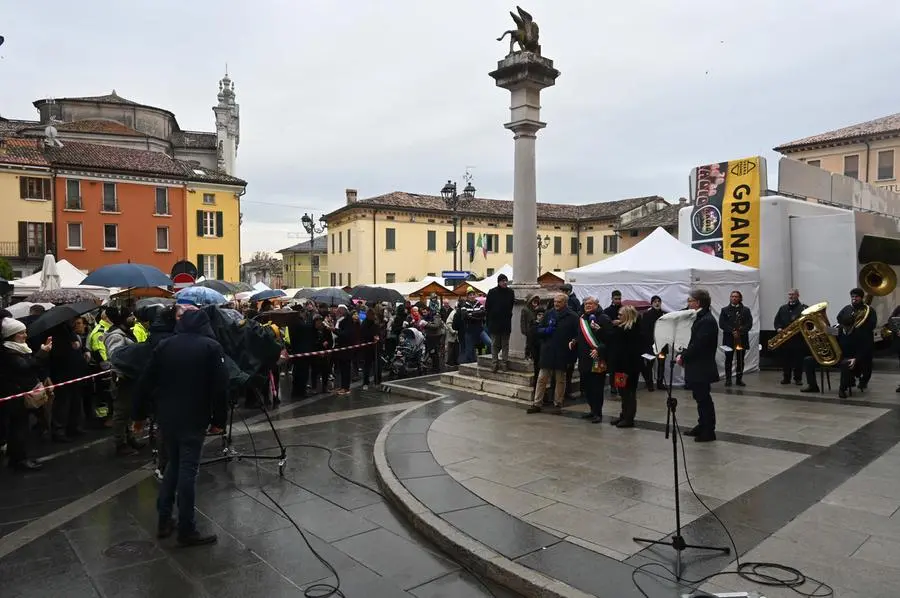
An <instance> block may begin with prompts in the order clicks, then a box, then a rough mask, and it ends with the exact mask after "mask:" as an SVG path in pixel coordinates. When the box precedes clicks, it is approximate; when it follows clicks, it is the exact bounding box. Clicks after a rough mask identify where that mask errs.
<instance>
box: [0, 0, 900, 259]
mask: <svg viewBox="0 0 900 598" xmlns="http://www.w3.org/2000/svg"><path fill="white" fill-rule="evenodd" d="M376 5H378V6H376ZM523 8H525V9H526V10H528V11H529V12H531V13H532V15H534V17H535V20H536V21H537V22H538V24H539V25H540V31H541V44H542V46H543V52H544V55H545V56H547V57H549V58H552V59H553V60H554V61H555V64H556V67H557V68H558V69H560V70H561V71H562V75H561V77H560V78H559V79H558V81H557V85H556V87H553V88H550V89H548V90H546V91H545V92H544V94H543V98H542V105H543V110H542V118H543V120H544V121H546V122H547V123H548V126H547V128H546V129H544V130H543V131H541V133H540V134H539V140H538V199H539V201H542V202H555V203H588V202H594V201H607V200H613V199H620V198H624V197H634V196H642V195H653V194H658V195H661V196H663V197H665V198H666V199H668V200H670V201H675V200H677V199H678V197H679V196H683V195H686V194H687V177H688V173H689V171H690V169H691V168H692V167H693V166H695V165H698V164H704V163H708V162H713V161H719V160H727V159H733V158H740V157H744V156H750V155H756V154H762V155H764V156H766V157H767V158H768V160H769V171H770V175H769V185H770V187H775V185H776V184H777V179H776V172H777V168H776V166H777V157H776V155H775V154H774V153H772V152H771V148H772V147H774V146H775V145H777V144H779V143H781V142H785V141H789V140H792V139H795V138H799V137H804V136H807V135H811V134H814V133H818V132H822V131H825V130H829V129H834V128H837V127H839V126H843V125H846V124H852V123H855V122H860V121H864V120H869V119H871V118H876V117H879V116H884V115H887V114H892V113H895V112H898V111H900V108H898V106H900V84H898V83H897V73H900V52H898V51H897V46H896V35H897V31H898V30H900V3H898V2H894V1H892V0H856V1H855V2H837V1H831V0H828V1H826V2H822V1H821V0H791V1H789V2H785V1H784V0H754V1H753V2H721V1H715V2H713V1H707V0H684V1H682V2H672V1H671V0H641V1H637V0H636V1H634V2H627V3H626V2H617V3H611V2H598V1H596V0H595V1H587V0H565V1H560V0H554V1H550V0H529V1H528V3H527V4H526V5H524V6H523ZM510 9H514V4H513V3H512V2H505V1H504V2H501V1H500V0H455V1H454V2H436V1H422V0H418V1H415V0H382V1H380V2H372V1H363V0H343V1H334V0H302V1H296V0H294V1H290V0H283V1H275V0H255V1H253V2H247V1H239V0H216V1H212V0H202V1H201V0H190V1H185V0H179V1H177V2H176V1H172V0H155V1H153V2H150V1H145V2H120V1H105V0H104V1H100V0H86V1H84V2H77V3H72V2H63V1H62V0H48V1H46V2H24V1H21V2H19V1H17V2H4V3H3V6H2V7H0V35H3V36H5V37H6V43H5V44H4V45H3V46H2V47H0V115H2V116H5V117H9V118H33V117H35V115H36V111H35V110H34V108H33V107H32V106H31V102H32V101H33V100H35V99H37V98H42V97H48V96H56V97H63V96H82V95H100V94H105V93H109V91H110V90H111V89H113V88H115V89H116V91H117V92H118V93H119V94H120V95H121V96H123V97H126V98H129V99H132V100H135V101H138V102H141V103H145V104H151V105H154V106H159V107H161V108H166V109H168V110H171V111H172V112H174V113H175V114H176V116H177V117H178V121H179V123H180V125H181V126H182V127H183V128H186V129H197V130H209V131H212V130H214V125H213V113H212V111H211V109H210V108H211V106H212V105H213V103H215V96H216V93H217V82H218V80H219V79H220V78H221V76H222V74H223V71H224V68H225V63H226V62H227V63H228V69H229V72H230V75H231V77H232V79H233V80H234V81H235V85H236V92H237V100H238V102H239V103H240V105H241V144H240V149H239V151H238V166H237V168H238V173H237V174H238V175H239V176H241V177H243V178H245V179H247V180H248V181H249V187H248V190H247V195H246V196H245V198H244V205H243V211H244V242H243V253H244V254H245V256H249V254H250V253H252V252H253V251H255V250H269V251H274V250H277V249H280V248H282V247H284V246H287V245H291V244H293V243H296V242H298V241H299V240H300V239H296V238H291V237H290V236H289V235H290V233H294V234H295V235H296V233H298V232H299V230H300V225H299V220H300V216H301V215H302V214H303V213H304V212H305V211H310V212H312V213H314V215H315V216H316V218H318V216H319V215H320V214H321V213H324V212H328V211H330V210H333V209H335V208H337V207H339V206H340V205H341V204H342V203H343V202H344V189H345V188H346V187H353V188H357V189H359V194H360V197H370V196H373V195H378V194H382V193H386V192H389V191H393V190H405V191H410V192H419V193H434V194H437V193H438V192H439V191H440V188H441V186H442V184H443V183H444V181H446V180H447V179H448V178H453V179H457V180H461V179H462V175H463V173H464V172H465V168H466V167H467V166H472V167H474V168H473V170H472V173H473V175H474V177H475V180H474V183H475V186H476V187H477V188H478V195H479V196H483V197H491V198H498V199H508V198H510V197H511V195H512V149H513V148H512V145H513V142H512V135H511V134H510V132H509V131H506V130H505V129H504V128H503V127H502V123H504V122H506V121H507V120H508V116H509V112H508V106H509V104H508V102H509V98H508V95H509V94H508V92H506V91H505V90H502V89H499V88H496V87H495V86H494V82H493V80H492V79H491V78H489V77H488V75H487V73H488V72H489V71H491V70H493V69H494V68H495V66H496V62H497V60H499V59H501V58H502V57H503V56H504V55H505V54H506V50H507V46H506V43H501V42H497V41H495V38H496V37H498V36H499V35H500V34H501V33H502V32H503V31H504V30H506V29H509V28H511V27H512V25H513V23H512V20H511V19H510V17H509V14H507V13H508V11H509V10H510Z"/></svg>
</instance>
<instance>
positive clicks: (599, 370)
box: [591, 359, 606, 374]
mask: <svg viewBox="0 0 900 598" xmlns="http://www.w3.org/2000/svg"><path fill="white" fill-rule="evenodd" d="M591 373H592V374H605V373H606V360H605V359H597V360H596V361H594V363H593V364H592V365H591Z"/></svg>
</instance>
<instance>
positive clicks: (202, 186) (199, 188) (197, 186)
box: [187, 181, 246, 195]
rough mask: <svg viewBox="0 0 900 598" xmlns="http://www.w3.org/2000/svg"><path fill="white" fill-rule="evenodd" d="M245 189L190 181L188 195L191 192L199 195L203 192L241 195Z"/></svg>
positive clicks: (243, 187)
mask: <svg viewBox="0 0 900 598" xmlns="http://www.w3.org/2000/svg"><path fill="white" fill-rule="evenodd" d="M244 189H246V187H245V186H244V185H226V184H224V183H219V184H216V183H195V182H193V181H188V183H187V190H188V193H190V192H191V191H196V192H197V193H202V192H203V191H214V192H222V193H234V194H235V195H240V192H241V191H243V190H244Z"/></svg>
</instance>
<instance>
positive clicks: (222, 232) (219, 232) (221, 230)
mask: <svg viewBox="0 0 900 598" xmlns="http://www.w3.org/2000/svg"><path fill="white" fill-rule="evenodd" d="M224 221H225V218H224V217H223V215H222V212H216V236H217V237H224V236H225V230H224V227H223V226H222V225H223V224H224ZM219 257H221V256H219Z"/></svg>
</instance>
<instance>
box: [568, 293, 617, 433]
mask: <svg viewBox="0 0 900 598" xmlns="http://www.w3.org/2000/svg"><path fill="white" fill-rule="evenodd" d="M598 307H599V303H598V301H597V298H596V297H586V298H585V299H584V304H583V309H584V313H583V314H582V316H581V318H580V319H579V320H578V336H576V337H575V339H574V340H572V342H571V343H569V348H570V349H573V350H577V353H578V373H579V374H580V376H581V390H582V392H583V393H584V396H585V398H586V399H587V402H588V405H589V406H590V412H589V413H585V414H584V415H583V416H582V417H583V418H585V419H590V420H591V423H595V424H599V423H600V421H601V416H602V415H603V391H604V387H605V386H606V359H607V351H606V343H605V342H604V340H605V339H606V337H607V335H608V334H609V331H610V329H611V328H612V321H611V320H610V319H609V317H608V316H606V315H605V314H604V313H603V312H600V311H598Z"/></svg>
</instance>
